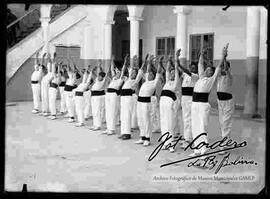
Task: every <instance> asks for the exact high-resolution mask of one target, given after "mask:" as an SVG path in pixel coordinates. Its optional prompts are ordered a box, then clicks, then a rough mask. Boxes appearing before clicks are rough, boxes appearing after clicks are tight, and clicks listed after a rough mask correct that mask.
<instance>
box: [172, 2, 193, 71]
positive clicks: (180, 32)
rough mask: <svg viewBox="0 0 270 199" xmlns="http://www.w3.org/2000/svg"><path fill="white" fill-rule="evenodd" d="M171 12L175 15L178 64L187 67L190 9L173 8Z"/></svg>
mask: <svg viewBox="0 0 270 199" xmlns="http://www.w3.org/2000/svg"><path fill="white" fill-rule="evenodd" d="M173 11H174V13H175V14H177V24H176V27H177V28H176V42H175V43H176V45H175V50H178V49H179V48H181V55H180V63H181V65H183V66H187V65H186V64H187V63H186V62H187V42H188V14H189V13H191V8H190V7H189V6H175V8H174V10H173Z"/></svg>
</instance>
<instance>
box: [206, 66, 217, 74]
mask: <svg viewBox="0 0 270 199" xmlns="http://www.w3.org/2000/svg"><path fill="white" fill-rule="evenodd" d="M207 67H210V68H211V69H212V71H213V74H214V73H215V70H216V68H215V67H214V66H211V65H208V66H207Z"/></svg>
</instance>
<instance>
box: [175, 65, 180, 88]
mask: <svg viewBox="0 0 270 199" xmlns="http://www.w3.org/2000/svg"><path fill="white" fill-rule="evenodd" d="M174 72H175V75H174V89H175V90H176V88H177V86H178V84H179V82H180V77H179V72H180V70H179V68H178V67H175V69H174Z"/></svg>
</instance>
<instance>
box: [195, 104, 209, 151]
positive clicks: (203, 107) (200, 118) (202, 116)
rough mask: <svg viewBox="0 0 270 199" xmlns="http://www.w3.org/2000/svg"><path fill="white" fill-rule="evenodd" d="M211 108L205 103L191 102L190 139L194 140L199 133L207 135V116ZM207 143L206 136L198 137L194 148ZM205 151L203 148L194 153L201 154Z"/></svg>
mask: <svg viewBox="0 0 270 199" xmlns="http://www.w3.org/2000/svg"><path fill="white" fill-rule="evenodd" d="M210 109H211V106H210V104H209V103H205V102H192V105H191V124H192V137H193V139H195V138H196V137H197V136H198V135H200V134H201V133H207V128H208V123H209V115H210ZM201 142H205V143H208V139H207V135H206V136H200V137H199V138H198V139H196V140H195V142H194V144H195V145H194V146H195V147H196V146H198V144H199V143H201ZM204 151H205V147H201V148H200V149H195V150H194V152H195V153H201V152H204Z"/></svg>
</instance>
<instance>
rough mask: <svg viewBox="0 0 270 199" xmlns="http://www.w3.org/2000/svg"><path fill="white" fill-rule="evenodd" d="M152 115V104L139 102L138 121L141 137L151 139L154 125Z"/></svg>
mask: <svg viewBox="0 0 270 199" xmlns="http://www.w3.org/2000/svg"><path fill="white" fill-rule="evenodd" d="M134 111H135V110H134ZM150 115H151V103H150V102H149V103H145V102H137V119H138V125H139V129H140V136H141V137H146V138H150V136H151V134H152V124H151V117H150Z"/></svg>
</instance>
